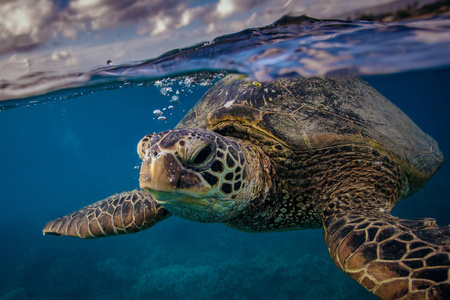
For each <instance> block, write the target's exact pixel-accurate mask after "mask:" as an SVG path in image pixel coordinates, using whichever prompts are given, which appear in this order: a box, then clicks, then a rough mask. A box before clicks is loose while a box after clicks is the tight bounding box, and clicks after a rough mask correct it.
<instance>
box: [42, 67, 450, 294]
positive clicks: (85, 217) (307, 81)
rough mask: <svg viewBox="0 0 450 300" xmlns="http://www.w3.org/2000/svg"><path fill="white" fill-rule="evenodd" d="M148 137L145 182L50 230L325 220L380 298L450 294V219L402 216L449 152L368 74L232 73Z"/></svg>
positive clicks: (331, 241)
mask: <svg viewBox="0 0 450 300" xmlns="http://www.w3.org/2000/svg"><path fill="white" fill-rule="evenodd" d="M137 148H138V149H137V151H138V154H139V156H140V157H141V159H142V165H141V170H140V188H141V189H139V190H134V191H131V192H123V193H120V194H115V195H113V196H111V197H109V198H107V199H104V200H102V201H99V202H97V203H95V204H92V205H89V206H87V207H85V208H83V209H81V210H79V211H77V212H74V213H72V214H69V215H67V216H64V217H62V218H58V219H55V220H53V221H50V222H49V223H48V224H47V225H46V226H45V227H44V229H43V232H44V234H53V235H68V236H74V237H80V238H94V237H104V236H111V235H117V234H125V233H133V232H137V231H141V230H144V229H147V228H149V227H151V226H153V225H154V224H156V223H158V222H160V221H162V220H164V219H166V218H167V217H169V216H171V215H175V216H179V217H182V218H186V219H189V220H194V221H198V222H218V223H223V224H225V225H228V226H231V227H233V228H236V229H239V230H243V231H248V232H264V231H283V230H296V229H305V228H320V227H322V228H323V233H324V240H325V243H326V245H327V247H328V251H329V254H330V256H331V258H332V259H333V260H334V262H335V263H336V265H337V266H338V267H339V268H340V269H341V270H342V271H344V272H345V273H346V274H348V276H350V277H351V278H353V279H354V280H356V281H357V282H358V283H360V284H361V285H363V286H364V287H365V288H366V289H368V290H369V291H371V292H373V293H374V294H375V295H377V296H379V297H380V298H383V299H400V298H401V299H444V298H446V297H447V299H449V298H450V279H449V272H450V271H449V270H450V262H449V261H450V258H449V257H450V227H449V226H447V227H438V226H437V225H436V222H435V220H434V219H419V220H403V219H399V218H396V217H394V216H392V215H390V214H389V212H390V211H391V209H392V208H393V207H394V205H395V204H396V203H398V202H399V201H400V200H401V199H403V198H405V197H407V196H408V195H411V194H412V193H414V192H416V191H417V190H418V189H420V188H421V187H423V186H424V185H425V183H426V182H427V181H428V180H429V179H430V177H431V176H432V175H433V174H434V173H435V172H436V171H437V169H438V168H439V167H440V166H441V164H442V161H443V156H442V153H441V152H440V151H439V148H438V146H437V144H436V142H435V141H434V140H433V139H432V138H431V137H429V136H428V135H426V134H425V133H424V132H422V131H421V130H420V129H419V128H418V127H417V126H416V125H415V124H414V123H413V122H412V121H411V120H410V119H409V118H408V117H407V116H406V115H405V114H404V113H403V112H402V111H401V110H400V109H399V108H397V107H396V106H395V105H394V104H392V103H391V102H389V100H387V99H386V98H385V97H383V96H382V95H381V94H380V93H378V92H377V91H376V90H375V89H374V88H372V87H371V86H370V85H369V84H367V83H366V82H365V81H363V80H361V79H359V78H355V77H311V78H293V79H292V78H291V79H277V80H274V81H270V82H256V81H253V80H251V79H250V78H248V77H246V76H244V75H237V74H230V75H228V76H226V77H225V78H223V79H222V80H221V81H219V82H218V83H216V84H215V85H214V86H213V87H212V88H211V89H210V90H209V91H208V92H207V93H206V94H205V95H204V96H203V98H202V99H201V100H200V101H199V102H198V103H197V104H196V106H195V107H194V108H193V109H191V110H190V111H189V112H188V113H187V115H186V116H185V117H184V118H183V120H182V121H181V122H180V123H179V124H178V125H177V127H176V128H175V129H173V130H168V131H164V132H161V133H157V134H151V135H147V136H145V137H144V138H143V139H142V140H141V141H140V142H139V144H138V147H137Z"/></svg>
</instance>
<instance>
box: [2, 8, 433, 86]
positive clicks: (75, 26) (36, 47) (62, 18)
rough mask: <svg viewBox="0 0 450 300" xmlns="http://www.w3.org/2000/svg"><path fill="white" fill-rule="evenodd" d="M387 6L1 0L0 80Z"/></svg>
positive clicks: (90, 66)
mask: <svg viewBox="0 0 450 300" xmlns="http://www.w3.org/2000/svg"><path fill="white" fill-rule="evenodd" d="M433 1H435V0H423V1H422V2H433ZM391 2H398V0H397V1H395V0H275V1H274V0H187V1H181V0H2V1H1V3H0V70H1V71H0V83H1V82H2V81H12V80H15V79H18V78H20V77H23V76H27V75H29V74H32V73H35V72H41V71H54V72H59V73H65V72H68V71H88V70H92V69H93V68H95V67H101V66H105V65H106V62H107V61H111V62H112V64H121V63H126V62H131V61H139V60H146V59H150V58H154V57H157V56H159V55H161V54H163V53H164V52H166V51H169V50H172V49H176V48H183V47H188V46H192V45H194V44H196V43H199V42H207V41H211V40H212V39H214V38H215V37H217V36H220V35H223V34H228V33H233V32H237V31H240V30H243V29H246V28H250V27H259V26H263V25H268V24H270V23H273V22H274V21H276V20H278V19H279V18H281V17H282V16H284V15H288V14H289V15H302V14H307V15H308V16H311V17H315V18H332V17H339V16H344V15H345V14H346V13H349V12H351V11H355V10H359V9H363V8H367V7H372V6H374V5H383V4H386V3H391ZM400 2H402V3H406V4H407V3H410V2H411V3H413V2H417V1H416V0H400Z"/></svg>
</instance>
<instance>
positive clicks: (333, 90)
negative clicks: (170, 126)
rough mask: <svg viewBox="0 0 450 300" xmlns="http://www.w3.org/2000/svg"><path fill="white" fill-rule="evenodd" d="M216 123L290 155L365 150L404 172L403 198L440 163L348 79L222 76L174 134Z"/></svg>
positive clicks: (430, 143)
mask: <svg viewBox="0 0 450 300" xmlns="http://www.w3.org/2000/svg"><path fill="white" fill-rule="evenodd" d="M224 124H227V125H226V126H227V128H228V130H227V131H226V134H227V135H231V136H238V137H241V138H242V136H243V135H242V134H237V132H236V133H235V132H233V128H241V131H242V128H245V131H247V132H249V133H252V132H253V133H255V134H253V135H252V134H250V135H248V136H253V139H255V137H256V138H257V137H258V136H259V137H261V135H264V136H266V137H269V138H270V139H273V140H274V141H275V142H277V143H281V144H283V145H284V146H286V147H289V148H291V149H292V150H295V151H306V150H311V149H318V148H325V147H331V146H335V145H344V144H365V145H370V146H371V147H373V148H375V149H376V150H378V151H381V152H382V153H384V154H386V155H389V156H390V157H392V158H393V159H394V160H395V161H396V162H397V163H398V164H399V165H400V166H401V167H402V168H403V169H404V170H405V172H406V174H407V176H408V178H409V182H410V189H411V191H410V192H411V193H412V192H414V191H415V190H417V189H418V188H420V187H421V186H423V185H424V184H425V183H426V182H427V181H428V179H429V178H430V177H431V176H432V175H433V174H434V172H435V171H436V170H437V169H438V168H439V167H440V165H441V164H442V161H443V156H442V153H441V152H440V151H439V148H438V145H437V143H436V142H435V141H434V139H433V138H431V137H430V136H428V135H427V134H425V133H424V132H423V131H422V130H421V129H420V128H419V127H418V126H417V125H416V124H414V122H413V121H411V119H410V118H409V117H408V116H407V115H406V114H405V113H403V112H402V111H401V110H400V109H399V108H398V107H396V106H395V105H394V104H393V103H391V102H390V101H389V100H388V99H386V98H385V97H384V96H383V95H381V94H380V93H379V92H378V91H376V90H375V89H374V88H373V87H371V86H370V85H369V84H368V83H366V82H365V81H363V80H362V79H359V78H356V77H309V78H291V79H277V80H274V81H270V82H255V81H252V80H251V79H249V78H247V77H245V76H243V75H237V74H230V75H228V76H226V77H225V78H223V79H222V80H221V81H219V82H218V83H216V84H215V85H214V86H213V87H212V88H211V89H210V90H209V91H208V92H207V93H206V94H205V95H204V96H203V97H202V98H201V99H200V101H199V102H198V103H197V104H196V105H195V107H193V108H192V109H191V110H190V111H189V112H188V113H187V115H186V116H185V117H184V118H183V120H181V122H180V123H179V124H178V125H177V128H182V127H190V128H204V129H209V130H215V131H218V128H224ZM237 125H239V126H237ZM230 128H231V129H230ZM222 131H223V130H222ZM221 133H222V132H221ZM256 133H257V134H256ZM244 137H245V135H244Z"/></svg>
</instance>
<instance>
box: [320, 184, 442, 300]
mask: <svg viewBox="0 0 450 300" xmlns="http://www.w3.org/2000/svg"><path fill="white" fill-rule="evenodd" d="M347 197H348V198H347ZM350 197H351V196H350V194H348V193H347V194H344V195H343V196H339V200H338V199H337V198H335V199H333V200H331V201H329V202H328V203H327V204H326V205H325V208H324V210H323V214H324V239H325V242H326V244H327V246H328V251H329V253H330V256H331V258H332V259H333V260H334V262H335V263H336V265H337V266H338V267H339V268H340V269H341V270H342V271H344V272H345V273H346V274H347V275H349V276H350V277H351V278H352V279H354V280H356V281H357V282H358V283H360V284H361V285H363V286H364V287H365V288H366V289H368V290H369V291H371V292H373V293H374V294H375V295H377V296H378V297H380V298H381V299H450V278H449V276H450V227H449V226H447V227H443V228H440V227H438V226H437V225H436V222H435V220H434V219H421V220H401V219H398V218H395V217H393V216H391V215H389V214H388V213H385V212H383V209H381V208H376V207H373V206H376V205H373V206H372V205H367V202H371V203H372V201H366V205H364V202H363V201H362V200H361V199H358V197H355V198H354V200H353V201H352V200H350V199H349V198H350ZM372 204H373V203H372ZM352 206H353V209H349V208H350V207H352ZM364 206H366V207H364ZM371 206H372V207H371Z"/></svg>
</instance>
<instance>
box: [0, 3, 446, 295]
mask: <svg viewBox="0 0 450 300" xmlns="http://www.w3.org/2000/svg"><path fill="white" fill-rule="evenodd" d="M37 2H39V3H40V4H41V5H43V6H42V7H45V5H49V7H50V8H51V9H50V8H49V9H48V10H42V11H40V12H37V14H39V13H41V14H43V15H46V16H47V19H46V20H47V21H46V22H47V23H46V25H45V24H44V25H42V26H43V28H60V26H62V25H60V23H57V21H52V22H53V23H51V22H50V21H48V20H50V19H51V18H50V17H49V16H50V15H51V14H50V12H51V11H55V12H58V13H59V14H60V15H63V13H65V14H66V17H65V18H67V20H75V18H74V14H75V13H74V12H75V11H76V9H77V8H80V7H81V8H82V7H84V6H86V5H87V4H86V3H89V5H91V6H92V7H94V5H96V6H95V7H96V8H99V7H100V6H101V4H102V3H103V4H104V3H105V2H104V1H91V2H92V3H91V2H90V1H53V2H54V3H53V4H49V3H50V2H52V1H37ZM117 2H120V1H117ZM128 2H129V3H128ZM165 2H167V3H165V4H164V5H165V6H167V7H170V6H173V7H177V10H176V11H177V12H178V13H179V14H180V16H181V15H182V11H183V9H184V11H185V12H189V13H185V14H184V16H185V17H184V18H185V19H186V20H190V21H189V22H192V23H189V22H188V21H186V24H188V23H189V24H194V25H195V26H197V27H196V28H194V29H193V28H191V27H189V26H191V25H186V24H185V25H183V26H181V25H176V24H172V25H169V23H170V22H169V23H168V22H166V23H164V22H163V23H164V24H165V25H164V24H163V25H164V26H165V27H164V26H163V25H161V23H155V24H150V25H152V26H155V27H154V28H156V29H154V30H153V31H151V30H150V31H148V30H147V29H145V30H144V27H139V26H140V25H139V24H140V23H136V24H138V25H136V24H135V25H127V26H129V27H128V29H127V30H130V28H131V29H132V30H138V31H139V30H140V31H142V32H143V34H147V35H149V37H152V34H154V36H153V37H154V39H156V40H157V42H158V41H160V40H159V35H158V34H160V31H161V32H164V30H165V29H167V30H168V29H170V30H172V29H173V30H179V28H181V30H190V31H192V32H195V33H196V34H198V36H200V37H204V40H194V39H192V40H189V36H188V35H186V34H185V33H183V32H182V33H180V32H178V31H177V32H178V34H180V35H179V36H177V37H179V38H180V40H179V41H178V42H179V43H180V44H177V41H176V40H171V41H170V42H169V43H168V44H167V45H166V47H169V49H166V48H164V47H163V46H161V47H160V48H155V49H156V50H154V51H155V52H151V51H149V52H147V54H145V53H144V54H142V53H140V54H139V52H133V51H134V50H133V51H132V49H139V47H141V48H142V49H145V50H147V48H145V47H146V46H144V43H143V42H142V43H140V44H137V46H136V45H133V46H132V45H131V44H132V43H133V42H132V40H131V38H130V39H128V38H126V37H125V36H124V35H120V34H117V35H116V33H114V34H110V35H108V34H106V33H105V32H102V34H103V35H104V37H103V38H104V39H106V40H108V41H109V40H114V41H116V39H117V43H118V44H120V45H119V46H118V45H115V46H114V47H119V48H120V47H123V49H125V50H124V52H123V53H121V55H122V56H120V57H119V56H117V58H114V57H112V56H110V55H109V54H110V53H108V51H109V50H108V49H107V48H99V49H100V50H99V49H97V48H96V47H94V46H92V48H89V47H87V46H86V47H87V48H86V49H83V50H80V49H81V48H71V47H72V45H70V44H69V42H70V41H69V39H68V40H67V41H65V40H61V41H60V42H50V43H53V44H51V47H54V48H55V49H57V48H58V47H64V46H67V47H68V48H67V49H69V48H70V49H74V52H73V53H72V54H70V55H69V54H68V52H66V53H65V54H64V55H63V54H62V53H63V52H61V50H58V51H57V52H55V53H59V54H58V55H56V56H52V55H47V56H46V55H44V54H42V53H44V52H42V53H40V52H39V51H44V50H45V49H49V48H50V46H49V45H48V44H45V43H44V42H43V41H42V45H44V46H42V45H39V46H37V45H35V44H32V43H31V42H30V41H31V40H33V43H37V42H36V41H38V40H40V39H41V40H43V39H44V36H43V35H37V36H38V37H39V39H38V38H36V37H33V39H32V38H31V34H30V41H26V42H25V38H24V36H23V35H24V33H23V32H22V33H20V34H22V36H21V37H20V38H19V37H17V40H13V39H11V36H12V35H11V36H7V35H5V34H3V35H2V33H1V32H0V38H8V39H9V40H10V41H11V44H5V43H3V46H0V55H1V56H0V66H1V69H0V76H1V77H0V100H1V101H0V141H1V147H0V157H1V162H2V163H1V167H0V174H1V180H0V190H1V191H2V195H1V196H0V240H1V243H0V257H1V260H0V261H1V264H0V300H5V299H378V297H376V296H375V295H373V294H372V293H370V292H369V291H367V290H366V289H365V288H364V287H363V286H361V285H360V284H358V283H357V282H355V281H354V280H353V279H351V278H350V277H349V276H347V275H346V274H345V273H343V272H342V271H341V270H339V268H338V267H337V266H336V264H335V263H334V262H333V260H332V259H331V258H330V255H329V253H328V249H327V245H326V244H325V242H324V236H323V230H322V229H321V228H316V229H307V230H293V231H282V232H258V233H249V232H244V231H239V230H236V229H233V228H231V227H227V226H224V225H222V224H218V223H201V222H194V221H190V220H186V219H184V218H179V217H176V216H172V217H170V218H168V219H166V220H164V221H162V222H161V223H158V224H156V225H155V226H153V227H151V228H149V229H148V230H145V231H143V232H138V233H134V234H125V235H118V236H112V237H107V238H98V239H79V238H72V237H64V236H59V237H58V236H52V235H45V236H44V235H43V234H42V233H43V232H42V229H43V227H44V225H45V224H46V223H47V222H49V221H50V220H53V219H56V218H59V217H62V216H65V215H67V214H69V213H72V212H74V211H77V210H79V209H81V208H83V207H84V206H87V205H90V204H92V203H94V202H96V201H99V200H102V199H105V198H107V197H109V196H111V195H113V194H115V193H120V192H122V191H132V190H134V189H137V188H139V184H140V179H139V178H140V169H141V162H142V160H141V159H140V157H139V155H138V153H137V152H136V148H137V144H138V142H139V141H140V139H141V138H143V137H144V136H145V135H147V134H154V133H158V132H162V131H166V130H170V129H174V128H175V127H176V126H177V124H178V123H179V122H180V121H181V120H182V119H183V117H184V116H185V115H186V114H188V112H189V111H190V110H191V109H192V108H193V107H194V105H195V104H196V103H197V102H198V101H199V100H200V99H201V98H202V96H203V95H205V93H206V92H207V91H208V90H210V89H211V88H212V87H213V86H214V85H216V84H217V82H219V81H220V80H222V79H223V78H225V77H226V76H227V75H228V74H231V73H240V74H243V75H246V76H248V77H249V78H250V80H251V81H252V84H253V85H254V86H258V85H261V84H263V83H264V82H270V81H272V80H277V79H286V78H298V77H310V76H359V77H361V78H362V79H363V80H364V81H366V82H367V83H368V84H370V85H371V86H372V87H373V88H375V89H376V90H377V91H378V92H379V93H381V94H382V95H383V96H385V97H386V98H387V99H389V100H390V101H391V102H393V103H394V104H395V105H396V106H397V107H398V108H400V109H401V110H402V111H403V112H404V113H405V114H406V115H408V116H409V118H411V120H412V121H413V122H414V123H415V124H416V125H417V126H418V127H420V129H422V130H423V131H424V132H425V133H426V134H428V135H430V136H431V137H432V138H433V139H435V140H436V142H437V143H438V145H439V149H440V151H441V152H442V154H443V156H444V163H443V165H442V167H441V168H440V169H439V170H437V172H436V174H435V175H434V176H433V177H432V178H431V179H430V180H429V182H428V183H427V184H426V185H425V186H424V187H423V188H421V189H420V190H419V191H417V192H416V193H414V194H413V195H411V196H409V197H407V198H405V199H403V200H402V201H401V202H400V203H398V204H397V205H396V206H395V207H394V209H393V210H392V212H391V214H392V215H393V216H395V217H399V218H402V219H408V220H414V219H419V218H433V219H435V220H436V222H437V224H438V225H439V226H440V227H444V226H447V225H449V224H450V164H449V162H448V158H449V157H450V135H449V132H448V130H449V128H450V119H449V111H450V84H449V83H450V54H449V53H450V14H449V11H450V5H449V2H448V1H423V3H420V2H419V1H416V2H414V1H392V3H390V2H389V1H382V2H383V3H382V4H383V5H378V4H380V3H378V4H377V5H373V7H372V5H369V4H370V3H371V1H359V2H360V3H359V4H355V1H329V2H330V3H329V5H334V6H333V7H341V8H340V10H338V9H337V8H334V10H333V13H329V12H328V10H326V9H323V7H326V5H327V1H285V2H283V3H284V4H282V3H281V2H282V1H280V4H279V5H275V6H274V5H273V3H270V2H271V1H261V3H259V4H255V1H242V3H241V4H240V5H241V6H240V7H239V9H237V7H238V6H239V5H238V1H219V2H218V3H215V2H214V1H191V2H187V3H190V5H191V6H192V7H188V6H185V5H188V4H184V3H183V4H180V3H181V1H180V2H177V1H165ZM256 2H258V1H256ZM275 2H276V1H275ZM434 2H436V3H437V4H436V3H434ZM12 3H13V2H12V1H11V2H10V1H6V2H5V3H2V4H0V11H2V9H3V8H4V10H3V11H8V10H7V9H6V8H8V9H11V11H12V8H11V7H13V4H12ZM16 3H19V4H20V3H22V4H23V3H27V1H17V2H16ZM111 3H114V4H110V5H111V7H109V8H108V9H112V10H114V11H117V10H119V9H124V11H125V8H123V6H122V5H124V4H122V5H121V4H118V3H116V1H112V2H111ZM127 3H128V4H127V5H129V6H130V7H133V9H134V10H135V11H134V13H133V14H131V13H130V15H129V16H128V17H129V18H131V17H132V16H134V17H136V16H140V14H142V15H144V14H147V15H148V16H150V15H151V16H152V18H154V19H155V18H156V19H157V18H158V16H159V18H162V17H161V12H162V10H161V12H160V14H159V15H158V14H156V13H154V12H151V13H150V12H147V11H145V12H144V11H142V12H141V13H140V14H139V13H137V11H139V9H141V8H142V7H141V6H136V5H137V4H141V5H142V4H148V5H149V6H151V5H156V4H155V3H159V4H160V5H161V6H163V4H162V3H163V1H153V3H152V4H149V3H148V2H146V1H127ZM220 3H222V6H219V4H220ZM361 3H364V5H366V6H363V5H362V4H361ZM337 4H340V6H336V5H337ZM345 4H348V5H355V9H349V7H347V10H345V9H342V5H345ZM372 4H373V2H372ZM401 4H402V5H403V6H401ZM8 5H9V6H8ZM77 5H78V6H77ZM83 5H84V6H83ZM214 5H216V6H217V7H216V6H214ZM302 5H303V6H302ZM31 6H32V5H30V7H31ZM356 6H358V7H356ZM105 7H106V4H105ZM295 7H297V9H294V8H295ZM300 7H304V8H302V9H300ZM216 8H217V11H216V13H217V12H219V13H217V15H214V12H215V11H214V9H216ZM219 8H220V9H222V10H219ZM167 9H169V8H167ZM3 11H2V12H3ZM92 11H95V10H92ZM101 11H103V12H105V14H108V13H110V12H111V11H109V10H101ZM221 11H222V13H220V12H221ZM244 12H247V13H248V15H247V18H248V22H247V23H245V22H243V23H242V24H245V26H246V27H244V28H239V29H238V30H237V29H236V28H237V27H236V26H235V27H233V26H231V25H229V27H226V26H225V25H226V24H225V23H224V22H225V20H227V18H228V19H232V20H234V19H233V18H235V19H236V20H237V19H238V17H240V18H242V16H243V15H244ZM269 12H270V14H269ZM308 12H311V13H308ZM55 14H56V13H55ZM305 14H308V16H305ZM88 15H89V14H87V13H86V14H85V15H83V17H84V18H88ZM92 15H94V14H93V13H92ZM112 15H113V14H111V16H112ZM186 15H188V16H186ZM3 16H4V18H3V19H4V20H7V17H6V16H7V15H6V14H4V15H3ZM171 16H172V18H174V16H175V13H173V12H172V15H171ZM258 16H259V17H258ZM312 17H314V18H312ZM89 18H91V19H89V20H102V19H101V17H98V16H91V15H89ZM118 18H119V17H118ZM136 18H137V17H136ZM167 18H168V17H167V16H166V19H164V18H162V20H172V19H170V18H169V19H167ZM196 18H197V19H196ZM200 18H203V19H202V22H203V23H202V22H200V21H198V20H200ZM271 18H272V19H271ZM319 18H320V19H319ZM119 19H120V18H119ZM185 19H183V20H185ZM58 20H59V21H58V22H62V21H61V20H62V19H58ZM79 20H81V18H80V19H79ZM127 20H128V19H120V22H125V23H126V22H128V21H127ZM139 20H141V19H139ZM195 20H197V21H195ZM236 20H234V21H236ZM141 21H142V20H141ZM104 22H106V21H104ZM118 22H119V21H118ZM120 22H119V23H120ZM136 22H137V21H136ZM183 22H184V21H183ZM208 22H210V23H208ZM214 22H216V26H217V27H222V29H224V30H227V32H221V31H214V30H212V31H202V30H200V29H201V28H202V27H205V26H207V24H213V23H214ZM236 22H237V21H236ZM252 22H254V23H252ZM260 23H262V24H260ZM58 24H59V25H58ZM74 24H75V21H73V23H72V24H71V26H73V28H76V29H77V30H79V31H80V32H79V33H78V35H79V36H80V38H84V37H83V35H84V33H82V30H84V29H83V28H84V27H83V26H81V25H80V24H81V23H80V24H78V23H77V24H75V25H74ZM99 24H100V25H99ZM99 24H97V25H96V23H91V24H90V25H89V26H90V27H89V28H90V29H89V30H91V33H92V34H93V32H94V31H95V30H94V29H95V26H98V27H99V28H100V29H101V30H109V29H108V28H109V27H108V26H106V25H104V27H102V26H103V25H101V24H102V23H101V22H100V23H99ZM127 24H128V23H127ZM158 24H159V25H158ZM183 24H184V23H183ZM230 24H231V23H230ZM0 25H4V28H7V29H8V28H9V27H8V26H9V25H8V23H7V22H6V21H5V22H4V23H2V21H1V20H0ZM24 26H25V25H24ZM39 26H41V25H39ZM45 26H47V27H45ZM158 26H159V27H158ZM161 26H162V27H161ZM171 26H172V27H171ZM192 26H193V25H192ZM0 28H1V27H0ZM21 28H22V27H21ZM71 28H72V27H71ZM80 28H81V29H80ZM105 28H106V29H105ZM158 28H159V29H158ZM198 28H200V29H198ZM225 28H226V29H225ZM16 29H17V30H18V31H20V30H19V29H20V28H16ZM233 29H234V30H233ZM89 30H86V32H89ZM146 30H147V31H146ZM196 30H197V31H196ZM217 30H219V29H217ZM44 31H45V30H44ZM44 31H42V32H44ZM4 32H6V31H4ZM11 32H12V31H11ZM67 32H69V31H67ZM120 32H122V31H120ZM120 32H119V33H120ZM174 32H175V31H174ZM206 32H208V33H210V34H216V35H215V36H208V35H206ZM218 32H219V33H218ZM122 33H123V32H122ZM20 34H19V33H18V34H17V36H19V35H20ZM36 34H37V33H36ZM86 35H88V34H86ZM93 35H94V34H93ZM48 36H51V34H50V33H49V34H48ZM181 37H184V38H186V37H187V38H186V39H185V40H183V39H181ZM47 38H48V39H50V38H49V37H45V39H47ZM146 38H147V37H145V38H144V37H143V39H146ZM99 39H100V38H99ZM161 40H164V41H165V39H161ZM189 41H191V42H189ZM119 42H120V43H119ZM14 43H15V44H14ZM111 47H112V46H111ZM132 47H136V48H132ZM43 49H44V50H43ZM58 49H59V48H58ZM89 49H90V50H89ZM101 49H105V50H104V51H105V52H104V53H103V54H104V55H103V56H102V61H101V63H91V61H90V60H89V59H90V58H89V57H90V55H92V56H98V55H99V51H100V52H101ZM116 50H117V48H114V51H116ZM128 50H129V51H130V52H129V53H130V55H129V56H127V53H126V52H127V51H128ZM168 50H171V51H168ZM27 51H28V52H29V53H30V54H29V58H25V57H26V55H27V53H28V52H27ZM38 52H39V54H36V55H35V56H33V55H34V54H33V53H38ZM144 52H145V51H144ZM117 53H118V52H117ZM131 53H133V54H131ZM75 54H77V55H78V54H79V56H76V55H75ZM100 54H101V53H100ZM118 55H119V54H118ZM75 57H76V59H75ZM74 62H76V63H74ZM218 100H220V99H218ZM227 105H232V102H228V104H227ZM380 109H381V110H382V109H383V108H380ZM198 117H199V118H206V116H203V115H200V116H198ZM432 150H434V149H430V151H432ZM447 280H448V278H447ZM442 299H445V298H442Z"/></svg>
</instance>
